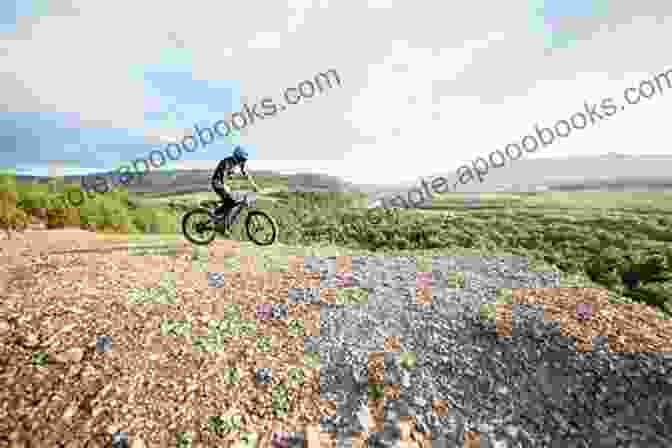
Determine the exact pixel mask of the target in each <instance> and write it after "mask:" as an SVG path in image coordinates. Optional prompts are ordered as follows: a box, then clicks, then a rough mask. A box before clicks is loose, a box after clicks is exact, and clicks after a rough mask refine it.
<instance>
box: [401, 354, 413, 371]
mask: <svg viewBox="0 0 672 448" xmlns="http://www.w3.org/2000/svg"><path fill="white" fill-rule="evenodd" d="M400 358H401V367H403V368H404V369H412V368H413V367H415V365H416V357H415V353H413V352H401V354H400Z"/></svg>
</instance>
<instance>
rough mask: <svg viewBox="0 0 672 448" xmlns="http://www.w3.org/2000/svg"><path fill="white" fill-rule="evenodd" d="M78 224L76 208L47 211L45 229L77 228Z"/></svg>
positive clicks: (50, 209) (49, 209)
mask: <svg viewBox="0 0 672 448" xmlns="http://www.w3.org/2000/svg"><path fill="white" fill-rule="evenodd" d="M80 224H81V221H80V218H79V210H78V209H76V208H48V209H47V229H62V228H65V227H79V225H80Z"/></svg>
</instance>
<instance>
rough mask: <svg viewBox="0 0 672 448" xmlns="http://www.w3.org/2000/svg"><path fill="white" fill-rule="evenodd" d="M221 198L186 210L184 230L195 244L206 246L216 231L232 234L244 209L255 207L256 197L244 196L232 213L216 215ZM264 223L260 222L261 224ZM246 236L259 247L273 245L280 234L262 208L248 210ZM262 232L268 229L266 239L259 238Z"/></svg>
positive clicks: (188, 238)
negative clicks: (221, 215) (222, 215)
mask: <svg viewBox="0 0 672 448" xmlns="http://www.w3.org/2000/svg"><path fill="white" fill-rule="evenodd" d="M221 204H222V201H201V202H200V206H199V207H198V208H195V209H193V210H191V211H189V212H187V213H186V214H185V215H184V217H183V218H182V233H183V234H184V236H185V238H187V240H189V241H190V242H191V243H192V244H196V245H199V246H207V245H208V244H210V243H211V242H212V240H214V239H215V235H216V234H217V233H221V234H224V235H229V234H230V233H231V231H232V228H233V226H234V225H235V224H236V223H237V222H238V220H239V219H240V216H241V214H242V211H243V210H244V209H252V208H254V207H255V206H256V196H255V195H252V194H247V195H243V199H242V200H241V201H236V205H234V206H233V208H232V209H231V210H229V213H228V214H227V215H226V216H224V217H221V218H219V217H217V216H215V213H214V211H215V209H216V208H217V207H219V206H220V205H221ZM260 222H261V223H260ZM245 230H246V232H247V237H248V238H249V239H250V240H251V241H252V242H253V243H254V244H256V245H257V246H270V245H271V244H273V243H274V242H275V240H276V238H277V236H278V226H277V224H276V223H275V220H274V219H273V218H272V217H271V216H270V215H268V214H267V213H265V212H263V211H261V210H256V209H254V210H249V211H248V213H247V217H246V218H245ZM260 231H266V232H268V236H267V238H265V239H259V238H258V233H259V232H260Z"/></svg>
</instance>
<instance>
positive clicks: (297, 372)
mask: <svg viewBox="0 0 672 448" xmlns="http://www.w3.org/2000/svg"><path fill="white" fill-rule="evenodd" d="M304 377H305V376H304V373H303V369H300V368H298V367H291V368H290V369H289V370H288V371H287V380H288V381H289V382H290V383H291V384H303V380H304Z"/></svg>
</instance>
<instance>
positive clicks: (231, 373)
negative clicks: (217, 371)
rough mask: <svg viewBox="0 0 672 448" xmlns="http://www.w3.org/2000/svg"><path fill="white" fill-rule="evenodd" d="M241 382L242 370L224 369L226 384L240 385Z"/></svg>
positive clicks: (234, 368) (235, 368)
mask: <svg viewBox="0 0 672 448" xmlns="http://www.w3.org/2000/svg"><path fill="white" fill-rule="evenodd" d="M239 381H240V369H238V368H237V367H225V368H224V384H227V385H229V386H232V385H235V384H238V382H239Z"/></svg>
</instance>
